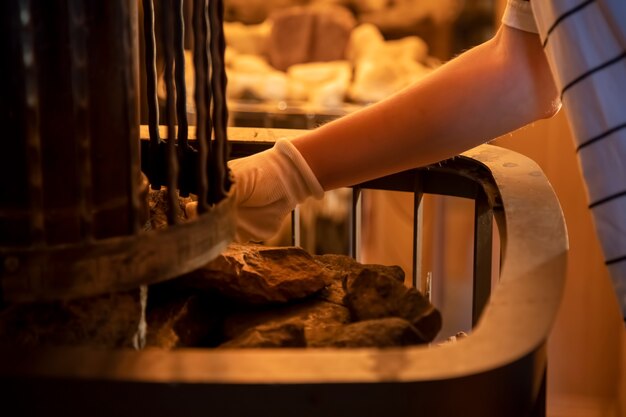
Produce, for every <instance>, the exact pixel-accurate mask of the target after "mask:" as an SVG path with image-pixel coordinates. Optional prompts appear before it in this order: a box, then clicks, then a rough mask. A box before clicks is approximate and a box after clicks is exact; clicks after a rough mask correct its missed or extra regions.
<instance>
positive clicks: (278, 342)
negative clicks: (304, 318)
mask: <svg viewBox="0 0 626 417" xmlns="http://www.w3.org/2000/svg"><path fill="white" fill-rule="evenodd" d="M305 346H306V338H305V336H304V324H303V323H302V322H300V321H298V320H286V321H280V322H272V323H268V324H263V325H260V326H256V327H253V328H251V329H249V330H247V331H245V332H244V333H243V334H241V335H240V336H238V337H236V338H235V339H232V340H229V341H228V342H226V343H224V344H222V345H220V346H219V347H220V348H272V347H273V348H277V347H305Z"/></svg>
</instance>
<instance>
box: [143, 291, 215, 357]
mask: <svg viewBox="0 0 626 417" xmlns="http://www.w3.org/2000/svg"><path fill="white" fill-rule="evenodd" d="M211 306H212V304H211V300H210V298H208V297H202V296H198V295H188V296H180V297H174V298H173V299H171V300H161V302H155V300H152V302H151V305H150V307H149V309H148V311H147V312H146V315H147V319H146V320H147V322H148V331H147V335H146V346H147V347H158V348H163V349H174V348H180V347H210V346H213V345H215V344H216V341H215V338H216V334H217V332H218V329H219V326H220V324H221V321H220V315H219V314H218V313H216V312H215V311H214V310H213V309H212V308H211Z"/></svg>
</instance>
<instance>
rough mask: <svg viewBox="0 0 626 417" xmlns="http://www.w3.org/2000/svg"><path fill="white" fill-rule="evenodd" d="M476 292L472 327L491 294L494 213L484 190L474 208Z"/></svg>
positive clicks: (480, 192) (479, 191)
mask: <svg viewBox="0 0 626 417" xmlns="http://www.w3.org/2000/svg"><path fill="white" fill-rule="evenodd" d="M474 207H475V208H474V283H473V286H474V292H473V297H472V325H476V323H477V322H478V319H479V318H480V315H481V314H482V312H483V309H484V308H485V306H486V305H487V301H488V300H489V296H490V294H491V257H492V247H493V211H492V209H491V207H490V206H489V201H488V200H487V196H486V194H485V192H484V191H483V190H482V189H479V190H478V192H477V195H476V203H475V206H474Z"/></svg>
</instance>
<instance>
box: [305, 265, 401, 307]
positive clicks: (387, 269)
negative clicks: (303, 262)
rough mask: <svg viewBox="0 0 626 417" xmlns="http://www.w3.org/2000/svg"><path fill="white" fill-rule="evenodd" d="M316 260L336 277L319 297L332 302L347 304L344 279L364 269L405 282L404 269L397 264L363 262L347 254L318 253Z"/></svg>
mask: <svg viewBox="0 0 626 417" xmlns="http://www.w3.org/2000/svg"><path fill="white" fill-rule="evenodd" d="M313 259H315V261H316V262H317V263H318V264H320V265H321V266H322V267H323V268H325V269H326V270H327V271H328V273H329V274H334V279H333V280H331V282H330V283H329V284H328V285H327V286H326V288H324V289H323V290H322V291H320V293H319V297H320V298H322V299H324V300H326V301H329V302H331V303H337V304H341V305H345V301H344V297H345V295H346V292H345V290H344V288H343V282H342V281H343V279H344V278H345V277H346V276H352V275H356V274H358V273H359V272H361V271H362V270H364V269H369V270H372V271H374V272H375V273H377V274H382V275H385V276H388V277H390V278H391V279H394V280H396V281H398V282H400V283H402V282H404V271H403V270H402V268H400V267H399V266H397V265H392V266H386V265H376V264H362V263H359V262H357V261H355V260H354V258H351V257H350V256H346V255H333V254H328V255H316V256H314V257H313Z"/></svg>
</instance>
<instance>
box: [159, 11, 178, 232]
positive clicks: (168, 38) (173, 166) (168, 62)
mask: <svg viewBox="0 0 626 417" xmlns="http://www.w3.org/2000/svg"><path fill="white" fill-rule="evenodd" d="M172 1H173V0H164V1H163V9H162V10H161V21H162V22H163V24H162V30H161V33H162V41H163V55H164V59H165V71H164V73H163V79H164V80H165V93H166V101H165V119H166V120H167V184H166V185H167V196H168V201H169V210H168V213H167V214H168V216H167V220H168V222H169V224H176V222H177V219H178V216H177V215H176V214H177V212H178V195H177V192H176V189H177V186H178V159H177V151H176V125H175V123H176V122H175V117H176V114H175V111H176V106H175V96H174V94H175V89H174V45H173V42H172V39H173V38H172V36H173V31H174V22H173V20H174V19H173V16H172V14H173V13H172V12H173V2H172Z"/></svg>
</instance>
